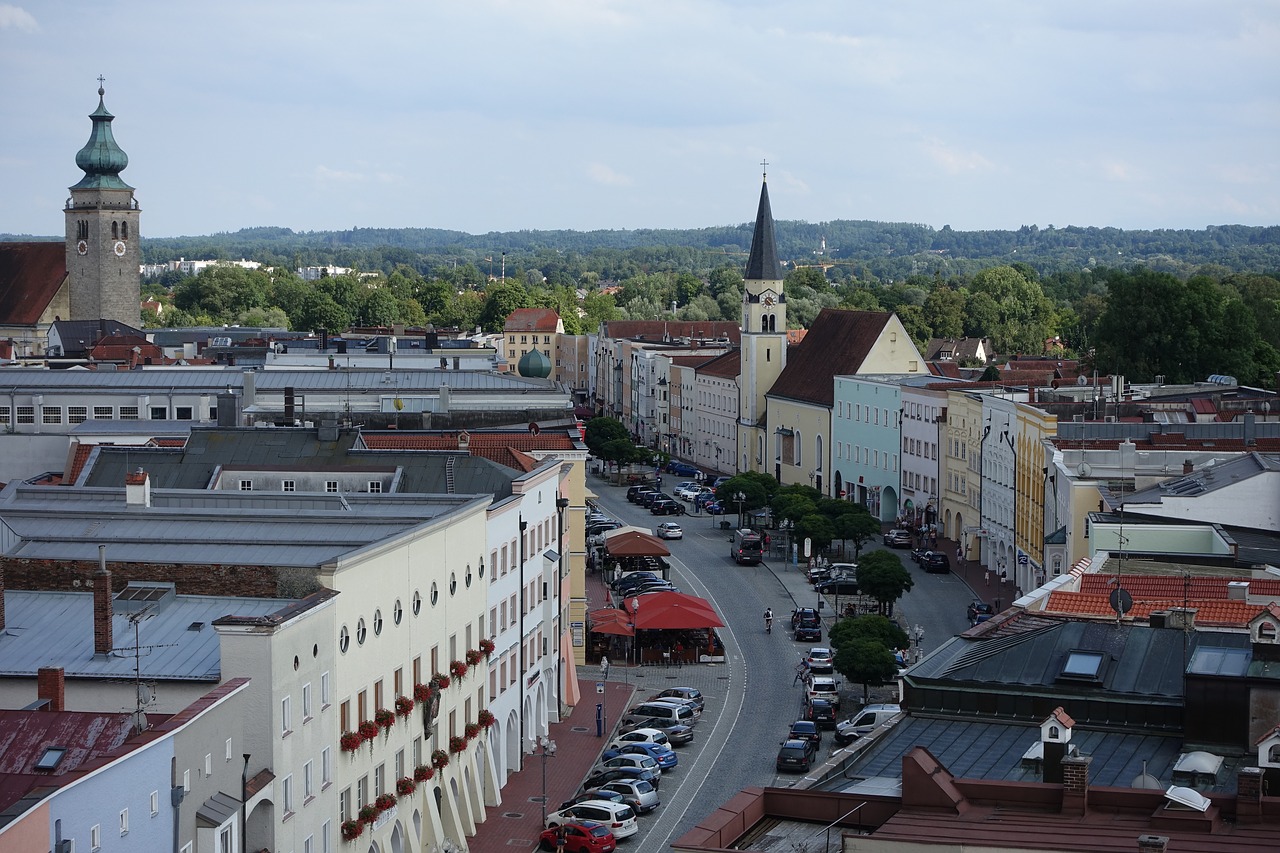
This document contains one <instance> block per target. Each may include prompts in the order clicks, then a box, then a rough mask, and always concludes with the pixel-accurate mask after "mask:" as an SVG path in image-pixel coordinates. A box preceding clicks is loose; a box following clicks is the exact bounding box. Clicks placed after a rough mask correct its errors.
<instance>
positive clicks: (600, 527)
mask: <svg viewBox="0 0 1280 853" xmlns="http://www.w3.org/2000/svg"><path fill="white" fill-rule="evenodd" d="M621 526H622V524H621V523H619V522H617V521H597V522H595V523H593V524H589V525H587V535H588V536H599V535H601V534H602V533H607V532H608V531H610V530H617V529H618V528H619V527H621Z"/></svg>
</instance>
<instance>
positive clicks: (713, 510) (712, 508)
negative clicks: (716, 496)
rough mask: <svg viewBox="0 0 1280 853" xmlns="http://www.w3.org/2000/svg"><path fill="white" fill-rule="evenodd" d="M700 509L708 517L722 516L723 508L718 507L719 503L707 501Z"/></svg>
mask: <svg viewBox="0 0 1280 853" xmlns="http://www.w3.org/2000/svg"><path fill="white" fill-rule="evenodd" d="M702 509H703V511H704V512H706V513H707V514H708V515H724V507H723V506H721V505H720V501H707V502H706V503H705V504H703V506H702Z"/></svg>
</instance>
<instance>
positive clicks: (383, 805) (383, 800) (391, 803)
mask: <svg viewBox="0 0 1280 853" xmlns="http://www.w3.org/2000/svg"><path fill="white" fill-rule="evenodd" d="M373 805H374V807H375V808H377V810H378V812H379V813H382V812H385V811H386V810H387V809H393V808H395V807H396V797H395V794H379V795H378V798H377V799H376V800H374V801H373Z"/></svg>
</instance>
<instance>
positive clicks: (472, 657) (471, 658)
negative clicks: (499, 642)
mask: <svg viewBox="0 0 1280 853" xmlns="http://www.w3.org/2000/svg"><path fill="white" fill-rule="evenodd" d="M482 660H484V655H483V654H482V653H481V652H480V650H479V649H467V666H475V665H476V664H478V663H480V661H482Z"/></svg>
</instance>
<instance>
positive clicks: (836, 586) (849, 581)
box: [816, 575, 860, 595]
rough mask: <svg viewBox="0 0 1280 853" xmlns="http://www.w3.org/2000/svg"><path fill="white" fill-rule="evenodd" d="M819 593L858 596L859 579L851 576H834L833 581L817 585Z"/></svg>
mask: <svg viewBox="0 0 1280 853" xmlns="http://www.w3.org/2000/svg"><path fill="white" fill-rule="evenodd" d="M816 588H817V590H818V592H820V593H822V594H823V595H858V594H860V593H859V590H858V578H857V577H856V576H850V575H837V576H833V577H832V578H831V580H828V581H823V582H822V583H820V584H818V585H817V587H816Z"/></svg>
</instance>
